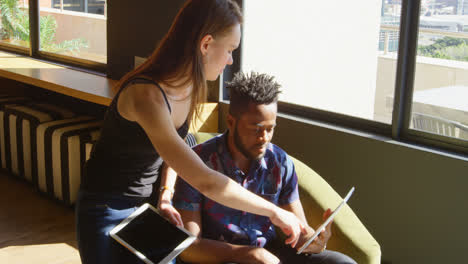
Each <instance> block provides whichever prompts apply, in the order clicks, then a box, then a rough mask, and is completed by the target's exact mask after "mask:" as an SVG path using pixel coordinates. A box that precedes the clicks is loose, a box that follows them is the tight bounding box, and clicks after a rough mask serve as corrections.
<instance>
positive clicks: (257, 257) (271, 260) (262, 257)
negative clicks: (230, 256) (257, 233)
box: [242, 247, 280, 264]
mask: <svg viewBox="0 0 468 264" xmlns="http://www.w3.org/2000/svg"><path fill="white" fill-rule="evenodd" d="M246 250H247V252H246V253H245V262H244V261H243V262H242V263H248V264H278V263H280V260H279V259H278V258H277V257H276V256H275V255H273V254H272V253H271V252H270V251H268V250H266V249H264V248H261V247H248V248H246Z"/></svg>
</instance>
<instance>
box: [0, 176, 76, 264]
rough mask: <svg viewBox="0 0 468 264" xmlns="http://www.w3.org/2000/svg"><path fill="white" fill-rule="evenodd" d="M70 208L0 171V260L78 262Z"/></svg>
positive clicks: (52, 263)
mask: <svg viewBox="0 0 468 264" xmlns="http://www.w3.org/2000/svg"><path fill="white" fill-rule="evenodd" d="M74 224H75V220H74V212H73V209H71V208H68V207H65V206H63V205H60V204H59V203H57V202H55V201H53V200H51V199H49V198H46V197H44V196H43V195H40V194H39V193H38V192H37V191H35V190H34V189H33V188H32V186H30V185H28V184H27V183H25V182H22V181H19V180H17V179H15V178H12V177H11V176H5V175H3V174H0V263H2V264H3V263H5V264H6V263H8V264H26V263H33V264H36V263H38V264H62V263H63V264H65V263H67V264H75V263H81V261H80V257H79V254H78V250H77V249H76V248H77V246H76V240H75V226H74Z"/></svg>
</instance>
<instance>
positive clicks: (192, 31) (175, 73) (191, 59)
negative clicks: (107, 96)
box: [118, 0, 243, 122]
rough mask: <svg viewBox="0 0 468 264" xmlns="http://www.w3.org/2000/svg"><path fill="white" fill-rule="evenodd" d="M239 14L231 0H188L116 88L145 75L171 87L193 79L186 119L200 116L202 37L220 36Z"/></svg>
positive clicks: (203, 93) (202, 98) (203, 95)
mask: <svg viewBox="0 0 468 264" xmlns="http://www.w3.org/2000/svg"><path fill="white" fill-rule="evenodd" d="M242 19H243V18H242V13H241V10H240V8H239V6H238V5H237V3H236V2H235V1H234V0H188V1H187V2H185V4H184V6H183V7H182V8H181V9H180V11H179V13H178V14H177V16H176V18H175V19H174V22H173V23H172V26H171V28H170V30H169V32H168V33H167V34H166V35H165V36H164V38H163V39H162V41H161V42H160V44H159V45H158V47H157V48H156V49H155V51H154V52H153V53H152V54H151V56H150V57H149V58H148V59H147V60H146V61H145V62H144V63H143V64H141V65H140V66H138V67H137V68H136V69H134V70H132V71H130V72H129V73H127V74H126V75H125V76H123V77H122V79H121V80H120V82H119V84H118V85H119V86H120V87H119V89H121V88H122V87H121V86H122V85H123V84H124V83H125V82H127V81H128V80H129V79H131V78H133V77H135V76H138V75H146V76H149V77H151V78H153V80H154V81H156V82H158V83H162V84H164V85H167V86H171V82H174V81H181V80H183V78H184V77H186V76H190V78H186V79H185V81H184V82H183V83H182V84H181V83H178V85H187V84H188V83H190V82H192V85H193V89H192V94H191V96H192V98H191V99H192V100H191V105H190V111H189V115H188V117H187V120H188V121H189V122H190V121H191V120H192V119H193V117H194V116H195V117H197V118H198V117H199V115H200V111H199V109H198V108H197V105H198V104H200V103H203V102H205V101H206V95H207V84H206V78H205V73H204V70H203V61H202V54H201V51H200V44H201V40H202V38H203V37H204V36H206V35H211V36H213V38H215V39H216V38H217V37H222V36H223V35H225V34H226V33H227V32H229V30H230V29H231V27H232V26H235V25H237V24H241V23H242Z"/></svg>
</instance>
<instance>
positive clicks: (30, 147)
mask: <svg viewBox="0 0 468 264" xmlns="http://www.w3.org/2000/svg"><path fill="white" fill-rule="evenodd" d="M74 116H75V113H73V112H72V111H70V110H68V109H65V108H62V107H58V106H55V105H51V104H45V103H34V104H33V103H30V104H27V105H7V106H5V108H4V118H5V122H4V124H5V127H4V129H5V139H7V140H5V148H4V150H5V155H4V156H2V167H3V168H5V169H7V170H8V171H10V172H11V173H13V174H14V175H18V176H20V177H24V178H25V179H27V180H28V181H30V182H33V184H34V185H37V179H35V178H33V173H32V172H33V171H34V170H35V168H34V164H35V162H33V161H34V160H36V154H37V151H36V129H37V127H38V126H39V125H40V124H41V123H45V122H49V121H53V120H60V119H67V118H72V117H74ZM8 139H9V140H8Z"/></svg>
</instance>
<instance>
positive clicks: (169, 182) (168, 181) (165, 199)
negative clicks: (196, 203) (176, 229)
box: [158, 162, 184, 226]
mask: <svg viewBox="0 0 468 264" xmlns="http://www.w3.org/2000/svg"><path fill="white" fill-rule="evenodd" d="M176 179H177V173H176V172H175V171H174V170H173V169H172V168H171V167H169V166H167V163H165V162H164V163H163V165H162V170H161V186H160V192H159V200H158V210H159V212H161V213H162V214H163V215H164V217H166V218H167V219H169V221H171V223H173V224H174V225H178V226H184V223H183V222H182V218H181V217H180V214H179V212H177V210H176V209H175V208H174V207H173V206H172V196H173V195H174V186H175V182H176Z"/></svg>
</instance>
